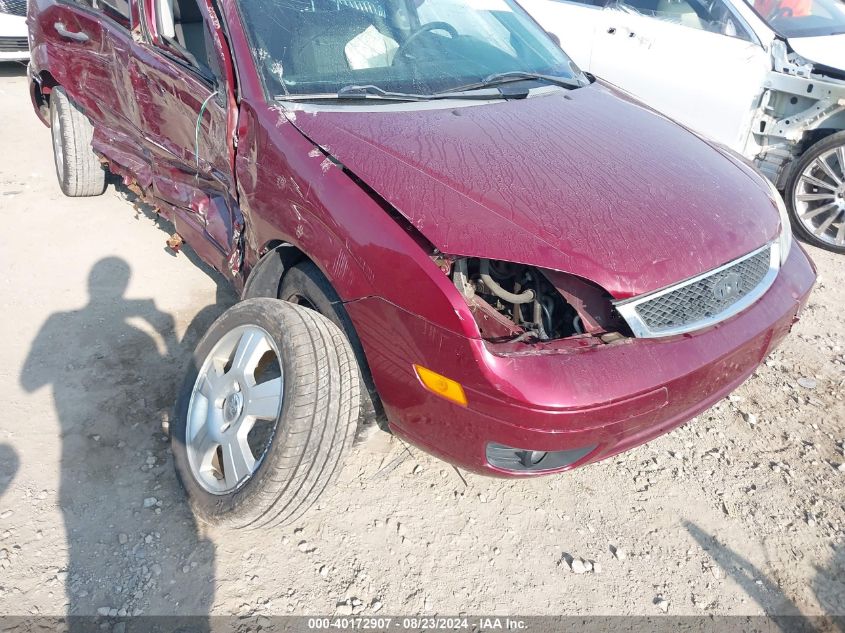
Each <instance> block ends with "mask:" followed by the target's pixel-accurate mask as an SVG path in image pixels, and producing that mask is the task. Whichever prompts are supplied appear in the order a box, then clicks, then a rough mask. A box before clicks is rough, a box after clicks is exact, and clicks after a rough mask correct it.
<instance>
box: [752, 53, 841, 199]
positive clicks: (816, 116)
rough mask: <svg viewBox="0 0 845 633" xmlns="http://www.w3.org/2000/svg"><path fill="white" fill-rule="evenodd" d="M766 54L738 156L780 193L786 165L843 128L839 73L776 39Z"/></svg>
mask: <svg viewBox="0 0 845 633" xmlns="http://www.w3.org/2000/svg"><path fill="white" fill-rule="evenodd" d="M771 55H772V71H771V72H769V73H768V75H767V76H766V81H765V90H764V92H763V97H762V100H761V103H760V105H759V107H757V108H756V110H755V111H754V112H753V120H752V123H751V128H750V131H749V132H750V133H749V136H748V142H747V145H746V147H745V149H744V151H743V153H744V154H745V155H746V156H747V157H749V158H751V159H753V160H754V161H755V164H756V165H757V167H758V168H759V169H760V171H762V172H763V173H764V174H765V175H766V176H767V177H768V178H769V180H771V181H772V182H773V183H775V185H777V186H778V188H780V189H783V188H784V187H785V186H786V182H787V179H788V177H789V175H790V170H789V167H790V165H791V164H792V163H793V162H794V161H795V160H797V159H798V158H800V156H801V154H802V153H803V152H804V150H806V149H807V147H808V146H809V145H811V144H812V143H814V142H816V141H818V140H820V139H821V138H823V137H824V136H826V135H828V134H832V133H834V132H838V131H841V130H845V70H843V71H841V73H840V74H839V75H838V76H834V71H833V69H826V70H825V69H824V68H822V67H819V66H817V65H814V64H813V63H811V62H807V61H806V60H804V59H803V58H801V57H800V56H799V55H797V54H796V53H794V52H788V49H787V46H786V43H785V42H783V41H782V40H780V39H775V40H773V42H772V44H771Z"/></svg>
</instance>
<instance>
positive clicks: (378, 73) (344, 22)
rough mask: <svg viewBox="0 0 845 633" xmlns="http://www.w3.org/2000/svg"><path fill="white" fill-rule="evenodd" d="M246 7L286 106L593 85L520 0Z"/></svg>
mask: <svg viewBox="0 0 845 633" xmlns="http://www.w3.org/2000/svg"><path fill="white" fill-rule="evenodd" d="M239 6H240V8H241V12H242V16H243V19H244V23H245V25H246V27H247V30H248V32H249V34H250V38H251V41H252V47H253V54H254V56H255V59H256V64H257V66H258V67H259V69H260V72H261V74H262V75H263V78H264V82H265V85H266V88H267V90H268V92H269V93H270V94H271V95H274V96H277V98H281V99H284V98H285V97H288V98H290V97H299V98H302V96H307V95H326V94H330V95H331V94H335V95H336V94H337V93H338V91H342V94H343V95H345V96H347V97H348V96H352V95H353V94H356V95H358V96H360V95H361V94H365V95H367V96H374V97H377V98H379V97H380V98H389V97H390V95H395V94H400V93H401V94H409V95H431V94H434V93H438V92H445V91H450V90H455V89H456V88H461V87H463V86H470V84H476V85H475V86H471V88H473V89H478V88H480V87H484V86H478V85H477V84H478V83H479V82H482V83H483V82H484V80H485V79H488V80H489V79H490V78H491V77H492V76H493V75H500V74H502V73H515V72H517V73H531V74H540V75H544V76H545V77H546V81H547V82H549V81H551V82H552V83H553V82H554V80H555V79H560V80H562V82H561V83H563V84H566V83H567V80H568V83H571V84H573V85H576V86H577V85H583V84H584V83H586V80H584V79H583V77H582V75H581V72H580V71H579V70H578V69H577V67H576V66H575V65H574V64H573V63H572V62H571V61H570V59H569V58H568V57H567V56H566V55H565V54H564V53H563V51H561V50H560V47H558V46H557V44H556V43H555V42H553V41H552V39H551V38H550V37H549V36H548V34H547V33H546V32H545V31H543V30H542V29H541V28H540V27H539V26H537V24H536V23H535V22H534V21H533V20H532V19H531V18H530V17H528V15H527V14H526V13H525V12H524V11H523V10H522V9H521V8H520V7H519V5H518V4H517V3H516V2H513V1H512V0H241V1H240V2H239ZM516 79H519V78H518V77H514V76H512V75H511V76H508V77H506V78H505V79H504V81H515V80H516ZM500 81H502V79H501V78H500ZM538 81H542V79H538ZM350 88H352V90H350ZM306 98H307V97H306Z"/></svg>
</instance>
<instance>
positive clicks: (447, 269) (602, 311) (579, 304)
mask: <svg viewBox="0 0 845 633" xmlns="http://www.w3.org/2000/svg"><path fill="white" fill-rule="evenodd" d="M434 260H435V263H436V264H437V265H438V267H439V268H440V269H441V270H442V271H443V272H444V273H445V274H447V275H449V277H450V278H451V279H452V282H453V283H454V284H455V287H456V288H457V289H458V291H459V292H460V293H461V295H462V296H463V297H464V299H465V301H466V302H467V305H468V306H469V309H470V311H471V312H472V315H473V317H474V319H475V322H476V324H477V325H478V329H479V333H480V334H481V337H482V338H483V339H485V340H487V341H490V342H494V343H498V342H511V343H514V342H543V341H553V340H559V339H565V338H570V337H579V336H585V337H599V338H601V340H602V341H604V342H606V343H610V342H613V341H615V340H619V339H620V338H624V337H625V336H627V335H628V334H627V329H626V328H627V326H626V325H625V323H624V321H623V320H622V319H621V317H619V315H618V314H617V313H616V312H615V309H614V308H613V305H612V303H611V298H610V296H609V295H608V294H607V293H606V292H604V291H603V290H601V289H600V288H598V287H597V286H595V285H593V284H591V283H589V282H587V281H585V280H583V279H581V278H579V277H576V276H574V275H569V274H566V273H561V272H558V271H551V270H542V269H539V268H536V267H534V266H527V265H524V264H515V263H511V262H503V261H498V260H492V259H485V258H478V257H458V258H452V257H448V256H445V255H436V256H435V257H434Z"/></svg>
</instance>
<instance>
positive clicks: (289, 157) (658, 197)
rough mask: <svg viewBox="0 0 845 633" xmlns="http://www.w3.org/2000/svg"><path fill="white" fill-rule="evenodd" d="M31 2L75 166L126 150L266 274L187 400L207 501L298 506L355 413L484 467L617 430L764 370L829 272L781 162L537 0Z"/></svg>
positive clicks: (78, 181) (241, 271)
mask: <svg viewBox="0 0 845 633" xmlns="http://www.w3.org/2000/svg"><path fill="white" fill-rule="evenodd" d="M29 26H30V30H31V34H32V62H31V64H30V75H31V78H32V83H31V90H32V100H33V103H34V106H35V111H36V113H37V114H38V116H39V117H40V118H41V119H42V120H43V121H44V123H45V124H47V125H49V126H50V128H51V130H52V136H53V140H54V148H55V156H56V170H57V175H58V178H59V182H60V184H61V188H62V190H63V191H64V192H65V193H66V194H67V195H71V196H82V195H96V194H100V193H102V192H103V190H104V188H105V186H106V179H105V176H106V171H108V172H111V173H112V174H115V175H117V176H119V177H121V178H122V180H123V182H124V184H125V185H126V186H128V187H130V188H131V189H132V190H133V191H136V192H137V193H139V195H141V197H142V198H143V199H145V200H146V201H148V202H149V203H150V204H152V205H154V206H155V207H157V208H158V209H159V210H160V212H161V213H162V214H163V215H165V216H166V217H167V218H169V219H170V220H171V221H172V222H173V224H174V225H175V229H176V231H177V232H178V234H179V236H180V237H181V239H184V241H185V242H187V243H188V244H190V246H191V247H192V248H193V249H194V250H195V251H196V252H197V253H198V254H199V256H200V257H201V258H202V259H203V260H205V261H206V262H208V263H209V264H211V265H212V266H214V267H215V268H216V269H217V270H219V271H221V272H222V273H223V274H224V275H226V276H227V277H228V278H229V279H230V280H231V281H232V283H233V284H234V285H235V286H236V288H238V289H239V290H240V291H241V292H242V296H243V299H244V301H242V302H241V303H239V304H238V305H237V306H235V307H234V308H232V309H231V310H229V311H228V312H226V313H225V314H224V316H223V317H221V319H220V320H218V321H217V322H216V323H215V324H214V325H213V326H212V328H211V330H210V331H209V332H208V334H207V335H206V336H205V338H204V339H203V340H202V341H201V343H200V344H199V346H198V348H197V351H196V353H195V359H194V360H195V362H194V363H193V364H192V367H191V369H190V371H189V375H188V377H187V379H186V382H185V386H184V388H183V391H182V394H181V396H180V399H179V403H178V406H177V415H176V416H175V421H174V423H173V428H172V435H173V448H174V454H175V460H176V465H177V469H178V471H179V474H180V476H181V478H182V481H183V483H184V484H185V486H186V488H187V490H188V492H189V497H190V498H191V501H192V504H193V506H194V508H195V509H196V510H197V512H198V513H199V514H200V515H201V516H202V517H204V518H206V519H218V520H219V519H224V518H225V519H227V520H230V521H232V522H233V523H234V524H236V525H262V524H264V523H270V522H277V521H283V520H287V519H290V518H291V517H293V516H296V515H297V513H299V512H302V511H303V510H304V509H305V508H307V507H308V505H310V504H311V503H312V502H313V501H314V499H315V498H316V496H317V495H318V494H319V493H320V491H321V490H322V489H323V488H324V486H325V485H326V483H327V482H328V480H329V479H330V478H331V475H332V474H333V473H334V472H335V471H336V470H337V468H338V465H339V462H340V459H341V457H342V455H343V453H344V451H345V450H346V449H347V447H348V445H349V443H350V442H351V438H352V436H353V434H354V432H355V429H356V425H358V426H359V427H363V426H366V425H369V424H373V423H385V424H387V425H389V429H390V430H391V431H392V432H393V433H395V434H397V435H399V436H401V437H403V438H405V439H406V440H408V441H409V442H411V443H413V444H415V445H416V446H419V447H421V448H423V449H425V450H427V451H429V452H431V453H433V454H435V455H437V456H439V457H441V458H443V459H445V460H447V461H449V462H451V463H453V464H455V465H457V466H459V467H462V468H466V469H470V470H473V471H476V472H480V473H485V474H490V475H501V476H526V475H536V474H543V473H551V472H557V471H562V470H566V469H570V468H573V467H576V466H580V465H583V464H587V463H590V462H594V461H597V460H600V459H603V458H606V457H609V456H611V455H614V454H615V453H618V452H619V451H622V450H625V449H628V448H630V447H632V446H636V445H638V444H641V443H643V442H646V441H648V440H650V439H652V438H654V437H656V436H658V435H660V434H662V433H665V432H667V431H669V430H670V429H672V428H674V427H676V426H678V425H679V424H681V423H683V422H684V421H686V420H689V419H690V418H691V417H693V416H695V415H697V414H698V413H700V412H701V411H703V410H704V409H706V408H707V407H709V406H711V405H712V404H713V403H714V402H716V401H717V400H719V399H720V398H722V397H724V396H725V395H726V394H727V393H728V392H730V391H731V390H732V389H734V388H736V387H737V386H738V385H739V384H740V383H742V382H743V381H744V380H745V379H746V378H747V377H748V376H749V375H750V374H751V373H752V372H753V371H754V370H755V368H756V367H757V366H758V365H759V364H760V362H761V361H762V359H763V358H764V357H765V356H766V354H768V353H769V352H770V351H771V350H772V348H773V347H774V346H775V345H776V344H777V343H778V342H779V341H780V340H781V339H782V338H783V337H784V336H785V335H786V334H787V332H789V329H790V327H791V326H792V324H793V323H794V322H795V320H796V319H797V316H798V313H799V312H800V310H801V308H802V306H803V304H804V303H805V301H806V299H807V296H808V294H809V292H810V289H811V287H812V285H813V282H814V277H815V273H814V269H813V266H812V264H811V262H810V260H809V259H808V257H807V255H806V254H805V253H804V251H803V250H802V249H801V248H800V247H799V246H798V245H797V244H793V242H792V238H791V233H790V229H789V222H788V221H787V219H786V216H785V212H784V208H783V203H782V202H781V200H780V198H779V197H778V194H777V192H776V191H773V190H772V188H771V187H770V186H769V185H768V184H767V181H766V180H765V179H764V178H762V177H761V176H759V175H758V174H757V173H755V172H754V171H753V170H752V169H750V168H749V167H747V166H746V165H745V164H743V163H742V162H741V161H740V160H737V159H735V158H734V157H732V156H730V155H727V154H726V153H725V152H724V151H723V150H721V149H720V148H718V147H714V146H713V145H711V144H709V143H707V142H705V141H704V140H702V139H701V138H699V137H697V136H696V135H694V134H692V133H690V132H689V131H687V130H685V129H683V128H681V127H680V126H678V125H676V124H674V123H673V122H672V121H669V120H667V119H666V118H665V117H662V116H660V115H658V114H655V113H654V112H653V111H651V110H649V109H648V108H646V107H644V106H643V105H642V104H640V103H638V102H636V101H634V100H632V99H631V98H629V97H628V96H627V95H625V94H623V93H621V92H620V91H618V90H616V89H615V88H613V87H611V86H609V85H607V84H605V83H603V82H601V81H600V80H597V79H596V78H594V77H592V76H590V75H586V74H584V73H582V72H581V71H580V70H579V69H578V68H577V67H576V66H575V65H574V64H573V63H572V62H571V61H570V60H569V59H568V58H567V56H566V55H565V53H564V52H563V51H562V50H561V49H560V47H559V46H558V45H557V44H556V43H555V42H554V41H552V39H551V38H550V37H549V36H548V35H547V34H546V33H545V32H543V31H542V30H541V29H540V28H539V27H538V26H537V24H536V23H534V22H533V21H532V20H531V19H530V18H529V17H528V16H527V14H526V13H525V12H524V11H523V10H522V9H521V8H520V7H519V5H518V4H517V3H516V2H514V1H513V0H272V1H270V0H238V1H237V2H236V1H235V0H129V2H128V4H127V2H126V0H61V1H53V0H31V1H30V4H29ZM564 47H565V43H564ZM177 241H178V239H177ZM280 299H282V300H284V301H280Z"/></svg>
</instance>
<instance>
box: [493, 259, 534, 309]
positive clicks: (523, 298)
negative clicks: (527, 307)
mask: <svg viewBox="0 0 845 633" xmlns="http://www.w3.org/2000/svg"><path fill="white" fill-rule="evenodd" d="M480 265H481V270H480V272H481V280H482V281H483V282H484V283H485V284H486V285H487V287H488V288H490V291H491V292H492V293H493V294H494V295H496V296H497V297H499V299H503V300H504V301H507V302H508V303H528V302H530V301H534V291H533V290H530V289H529V290H526V291H524V292H521V293H519V294H518V295H515V294H514V293H512V292H508V291H507V290H505V289H504V288H502V287H501V286H500V285H499V284H498V283H497V282H496V281H494V280H493V278H492V277H491V276H490V260H489V259H482V260H481V262H480Z"/></svg>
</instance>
